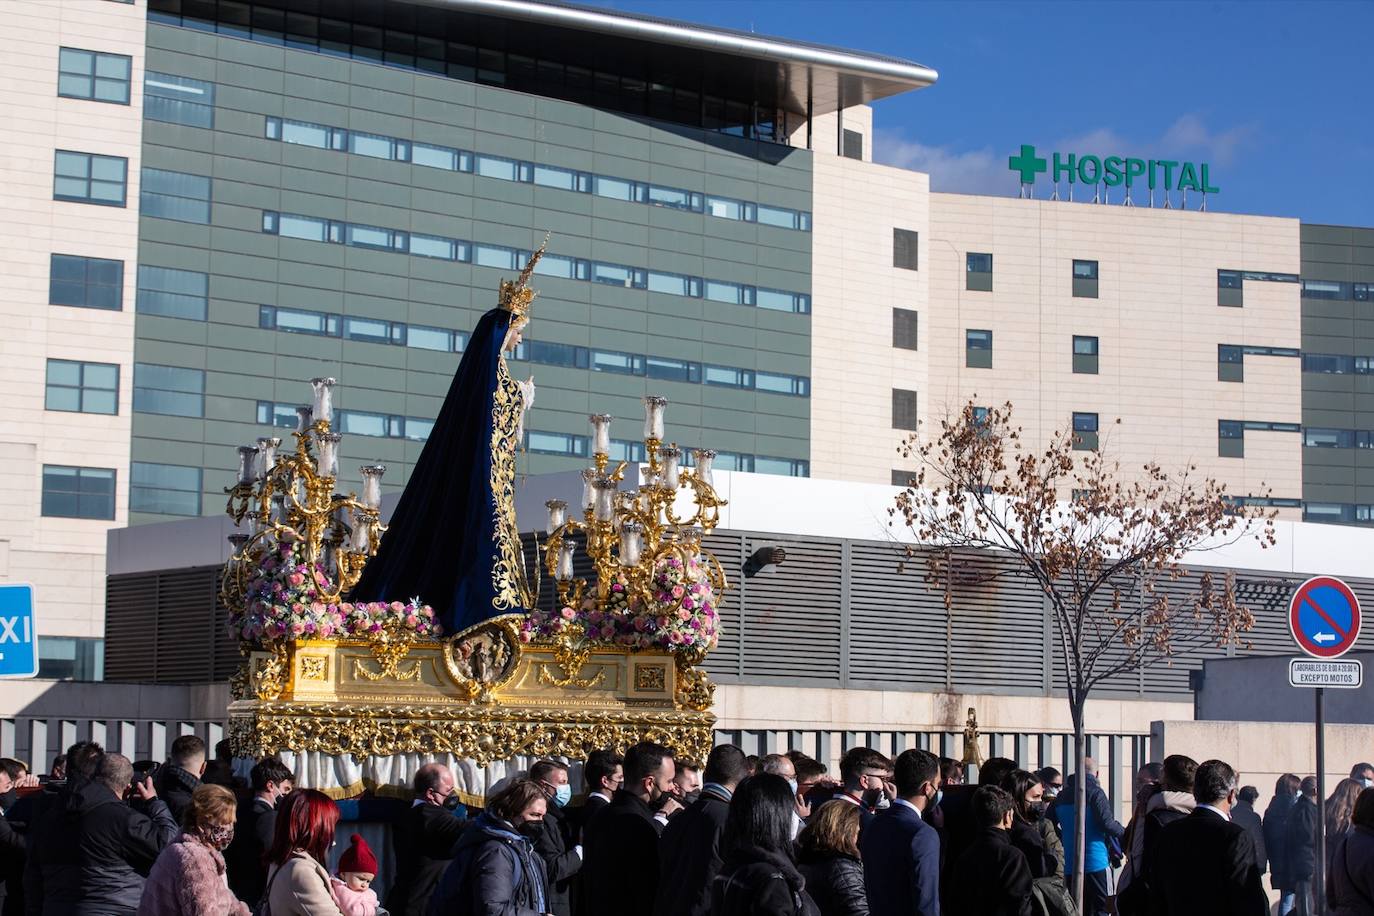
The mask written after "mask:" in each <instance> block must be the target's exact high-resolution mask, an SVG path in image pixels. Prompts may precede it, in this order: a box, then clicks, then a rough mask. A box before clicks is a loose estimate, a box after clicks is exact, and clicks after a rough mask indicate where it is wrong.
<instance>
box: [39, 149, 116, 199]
mask: <svg viewBox="0 0 1374 916" xmlns="http://www.w3.org/2000/svg"><path fill="white" fill-rule="evenodd" d="M128 179H129V160H127V159H124V158H122V157H120V156H97V155H95V154H94V153H74V152H72V151H70V150H63V149H60V150H58V151H57V153H56V155H55V156H54V158H53V185H52V197H53V200H71V201H76V202H77V203H83V204H98V205H100V206H102V207H122V206H124V192H125V188H126V187H127V185H128Z"/></svg>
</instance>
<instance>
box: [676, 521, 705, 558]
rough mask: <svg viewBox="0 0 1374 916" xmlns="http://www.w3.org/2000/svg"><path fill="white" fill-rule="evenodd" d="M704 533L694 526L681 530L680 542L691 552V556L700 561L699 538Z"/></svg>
mask: <svg viewBox="0 0 1374 916" xmlns="http://www.w3.org/2000/svg"><path fill="white" fill-rule="evenodd" d="M703 534H705V532H704V531H703V530H702V529H701V528H699V527H698V526H696V525H689V526H688V527H686V528H684V529H682V540H683V543H685V544H686V545H687V547H688V549H690V550H691V551H692V556H693V557H694V558H696V559H698V560H700V559H701V537H702V535H703Z"/></svg>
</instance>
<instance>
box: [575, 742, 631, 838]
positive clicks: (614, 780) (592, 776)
mask: <svg viewBox="0 0 1374 916" xmlns="http://www.w3.org/2000/svg"><path fill="white" fill-rule="evenodd" d="M624 764H625V758H623V757H621V756H620V755H619V754H617V753H616V752H615V751H612V750H604V751H592V752H591V753H590V754H588V755H587V762H586V763H585V764H584V765H583V767H582V782H583V783H584V784H585V785H586V787H587V799H586V801H584V802H583V803H582V806H581V807H579V808H577V809H576V812H577V813H576V817H575V818H574V821H575V822H576V824H577V828H578V830H579V831H582V830H586V829H587V825H588V824H590V823H591V821H592V817H593V816H594V815H595V814H596V812H598V811H600V810H601V809H602V808H604V807H606V806H607V805H609V804H610V803H611V796H612V795H614V794H615V790H616V789H619V788H620V787H621V785H623V784H624V782H625V767H624Z"/></svg>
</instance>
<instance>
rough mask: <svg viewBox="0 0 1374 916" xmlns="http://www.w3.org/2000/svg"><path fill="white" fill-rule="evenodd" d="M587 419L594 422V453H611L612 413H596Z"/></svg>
mask: <svg viewBox="0 0 1374 916" xmlns="http://www.w3.org/2000/svg"><path fill="white" fill-rule="evenodd" d="M587 419H588V420H589V421H591V424H592V454H593V455H609V454H610V453H611V415H610V414H608V413H594V414H592V415H591V416H590V417H588V418H587Z"/></svg>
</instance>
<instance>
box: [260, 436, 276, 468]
mask: <svg viewBox="0 0 1374 916" xmlns="http://www.w3.org/2000/svg"><path fill="white" fill-rule="evenodd" d="M280 445H281V439H278V438H276V437H272V438H268V437H266V436H263V437H261V438H259V439H258V454H259V456H260V457H261V466H262V476H264V477H266V476H267V475H268V474H271V473H272V469H273V468H274V467H276V466H277V447H278V446H280Z"/></svg>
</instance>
